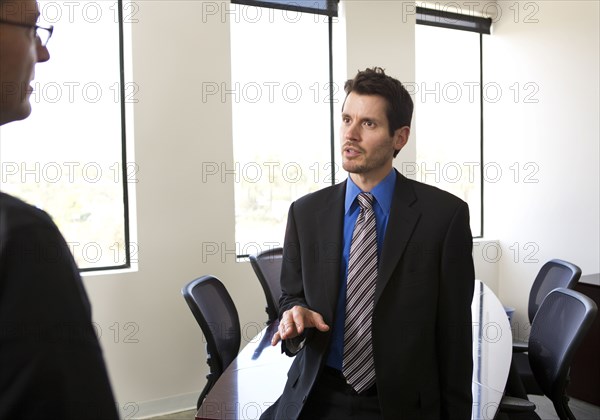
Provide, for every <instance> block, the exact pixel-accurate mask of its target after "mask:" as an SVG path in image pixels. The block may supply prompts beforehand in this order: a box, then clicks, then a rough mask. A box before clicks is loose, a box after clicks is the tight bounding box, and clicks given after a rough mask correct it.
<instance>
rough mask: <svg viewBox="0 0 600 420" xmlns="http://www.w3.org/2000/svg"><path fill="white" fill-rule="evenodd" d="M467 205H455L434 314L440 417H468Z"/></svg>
mask: <svg viewBox="0 0 600 420" xmlns="http://www.w3.org/2000/svg"><path fill="white" fill-rule="evenodd" d="M472 248H473V238H472V235H471V230H470V227H469V208H468V206H467V205H466V203H461V205H459V206H458V208H457V210H456V212H455V214H454V216H453V218H452V220H451V222H450V224H449V227H448V231H447V234H446V237H445V240H444V243H443V249H442V261H441V273H440V293H439V302H438V315H437V323H436V324H437V331H436V334H437V339H436V343H437V346H438V348H437V354H438V358H439V367H440V381H441V392H442V395H441V396H442V401H441V403H442V404H441V418H444V419H470V418H471V411H472V400H473V397H472V391H471V389H472V376H473V347H472V346H473V344H472V320H471V302H472V300H473V289H474V283H475V270H474V267H473V257H472Z"/></svg>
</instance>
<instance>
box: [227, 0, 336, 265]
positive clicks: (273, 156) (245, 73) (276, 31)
mask: <svg viewBox="0 0 600 420" xmlns="http://www.w3.org/2000/svg"><path fill="white" fill-rule="evenodd" d="M231 7H232V8H233V7H238V8H241V13H237V14H236V16H241V17H242V18H240V19H235V20H233V21H231V56H232V81H231V86H229V88H228V89H229V93H228V95H229V96H230V100H231V103H232V108H233V145H234V161H235V168H234V169H235V171H236V182H235V235H236V244H237V253H238V255H245V254H252V253H255V252H258V251H261V250H265V249H270V248H273V247H276V246H282V245H283V236H284V232H285V223H286V220H287V212H288V208H289V206H290V204H291V203H292V201H294V200H295V199H297V198H299V197H301V196H303V195H305V194H307V193H310V192H313V191H316V190H318V189H320V188H323V187H326V186H329V185H331V184H332V162H331V135H330V118H331V112H330V99H331V98H330V83H329V46H328V45H329V43H328V40H329V32H328V31H329V30H328V19H329V18H328V17H327V16H323V15H317V14H311V13H302V12H298V11H290V10H278V9H268V8H262V7H254V6H246V5H239V4H237V5H236V4H232V5H231ZM221 91H223V89H221Z"/></svg>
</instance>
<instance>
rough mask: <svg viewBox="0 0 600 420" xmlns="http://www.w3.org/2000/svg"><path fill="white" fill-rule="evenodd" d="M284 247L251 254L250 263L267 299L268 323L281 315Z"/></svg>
mask: <svg viewBox="0 0 600 420" xmlns="http://www.w3.org/2000/svg"><path fill="white" fill-rule="evenodd" d="M282 262H283V248H273V249H270V250H267V251H263V252H259V253H258V254H254V255H250V263H251V264H252V268H253V269H254V272H255V273H256V277H258V281H259V282H260V285H261V286H262V288H263V291H264V293H265V298H266V299H267V307H266V308H265V310H266V312H267V317H268V319H267V324H269V323H271V322H272V321H274V320H276V319H277V318H278V317H279V297H280V296H281V284H280V280H279V278H280V276H281V263H282Z"/></svg>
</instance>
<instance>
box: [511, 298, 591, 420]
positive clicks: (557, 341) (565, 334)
mask: <svg viewBox="0 0 600 420" xmlns="http://www.w3.org/2000/svg"><path fill="white" fill-rule="evenodd" d="M597 310H598V308H597V306H596V304H595V303H594V301H593V300H592V299H590V298H588V297H587V296H585V295H583V294H582V293H579V292H576V291H574V290H568V289H565V288H559V289H555V290H553V291H551V292H550V293H549V294H548V295H547V296H546V298H545V299H544V301H543V302H542V304H541V306H540V307H539V309H538V312H537V313H536V315H535V318H534V319H533V323H532V326H531V334H530V336H529V348H528V358H529V363H530V365H531V369H532V371H533V374H534V376H535V379H536V381H537V383H538V384H539V386H540V388H541V389H542V392H543V395H546V396H547V397H548V398H549V399H550V400H551V401H552V403H553V404H554V408H555V409H556V413H557V414H558V416H559V418H560V419H561V420H566V419H569V420H575V417H574V416H573V413H572V412H571V410H570V409H569V397H568V396H567V394H566V388H567V385H568V382H569V367H570V366H571V362H572V360H573V356H574V355H575V351H576V350H577V348H578V347H579V345H580V344H581V342H582V341H583V338H584V337H585V335H586V334H587V332H588V331H589V329H590V327H591V326H592V322H593V321H594V317H595V316H596V312H597ZM534 410H535V405H534V404H533V403H531V402H529V401H524V400H522V399H519V398H513V397H508V396H506V397H504V398H502V401H501V403H500V415H499V418H509V419H515V418H519V419H525V418H532V419H539V416H537V414H536V413H535V411H534Z"/></svg>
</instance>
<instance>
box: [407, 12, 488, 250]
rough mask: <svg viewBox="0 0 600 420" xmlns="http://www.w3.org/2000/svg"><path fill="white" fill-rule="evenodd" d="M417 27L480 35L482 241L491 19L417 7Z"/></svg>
mask: <svg viewBox="0 0 600 420" xmlns="http://www.w3.org/2000/svg"><path fill="white" fill-rule="evenodd" d="M416 24H417V25H426V26H435V27H439V28H444V29H451V30H462V31H468V32H476V33H479V177H480V180H481V183H480V184H481V185H480V194H481V206H480V220H481V226H480V234H479V235H477V236H473V238H474V239H481V238H483V235H484V225H485V223H484V216H485V212H484V192H485V188H484V184H485V182H484V179H485V178H484V135H483V124H484V122H483V113H484V107H483V104H484V98H483V97H484V92H483V35H484V34H487V35H489V34H491V25H492V19H491V18H484V17H479V16H473V15H464V14H459V13H452V12H447V11H444V10H436V9H429V8H426V7H420V6H418V7H417V16H416Z"/></svg>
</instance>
